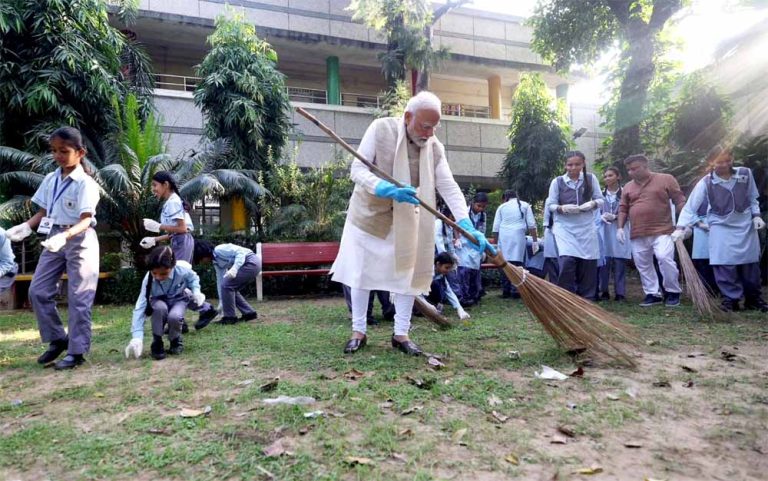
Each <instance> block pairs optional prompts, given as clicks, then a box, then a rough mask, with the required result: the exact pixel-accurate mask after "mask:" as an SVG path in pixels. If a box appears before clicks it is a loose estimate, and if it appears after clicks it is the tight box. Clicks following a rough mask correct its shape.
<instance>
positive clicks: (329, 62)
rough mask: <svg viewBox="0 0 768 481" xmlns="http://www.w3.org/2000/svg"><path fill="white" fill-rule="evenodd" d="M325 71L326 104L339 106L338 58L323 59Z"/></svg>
mask: <svg viewBox="0 0 768 481" xmlns="http://www.w3.org/2000/svg"><path fill="white" fill-rule="evenodd" d="M325 69H326V71H327V73H328V85H327V88H326V91H327V92H328V103H329V104H330V105H341V89H340V88H339V57H328V58H326V59H325Z"/></svg>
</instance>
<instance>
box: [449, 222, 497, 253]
mask: <svg viewBox="0 0 768 481" xmlns="http://www.w3.org/2000/svg"><path fill="white" fill-rule="evenodd" d="M457 224H459V227H461V228H462V229H464V230H465V231H467V232H469V233H470V234H472V237H474V238H475V239H476V240H477V244H474V243H473V244H471V245H472V248H473V249H475V250H477V251H479V252H484V251H485V249H486V248H488V249H489V250H490V251H491V253H492V254H493V255H496V249H495V248H494V247H493V246H492V245H491V244H489V243H488V239H486V238H485V234H482V233H481V232H480V231H479V230H477V229H475V226H473V225H472V221H471V220H469V218H466V219H461V221H459V222H457Z"/></svg>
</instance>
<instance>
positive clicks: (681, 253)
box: [675, 239, 728, 321]
mask: <svg viewBox="0 0 768 481" xmlns="http://www.w3.org/2000/svg"><path fill="white" fill-rule="evenodd" d="M675 248H676V249H677V257H678V259H679V260H680V267H681V269H680V270H681V271H682V274H683V282H684V283H685V288H686V290H687V291H688V296H690V298H691V302H693V307H694V308H695V309H696V312H698V313H699V315H700V316H701V317H702V318H704V319H709V320H713V321H725V320H728V315H727V314H726V313H725V312H723V311H722V309H720V306H719V304H718V303H717V300H715V298H714V296H713V295H712V293H711V292H710V291H709V289H707V286H705V285H704V283H703V282H702V281H701V278H700V277H699V273H698V272H697V271H696V266H694V265H693V261H692V260H691V256H690V255H689V254H688V249H686V248H685V244H683V240H682V239H678V240H677V241H675Z"/></svg>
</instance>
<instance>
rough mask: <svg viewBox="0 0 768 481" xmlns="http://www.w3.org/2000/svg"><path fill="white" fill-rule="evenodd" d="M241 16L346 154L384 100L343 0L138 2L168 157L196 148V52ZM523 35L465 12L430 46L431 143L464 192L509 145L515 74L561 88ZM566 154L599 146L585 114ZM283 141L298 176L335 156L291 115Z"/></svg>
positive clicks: (441, 24)
mask: <svg viewBox="0 0 768 481" xmlns="http://www.w3.org/2000/svg"><path fill="white" fill-rule="evenodd" d="M227 4H228V5H230V6H231V7H233V8H236V9H239V10H242V12H243V13H244V14H245V17H246V18H247V19H248V20H249V21H251V22H253V24H254V25H255V26H256V29H257V33H258V35H259V36H260V37H261V38H263V39H265V40H267V41H268V42H269V43H270V44H272V46H273V47H274V49H275V50H276V51H277V53H278V56H279V63H278V69H279V70H280V71H281V72H282V73H284V74H285V75H286V85H287V86H288V90H289V95H290V98H291V101H292V103H293V104H294V105H295V106H301V107H304V108H305V109H307V110H309V111H310V112H311V113H313V115H315V116H316V117H318V118H319V119H320V120H321V121H322V122H324V123H326V124H327V125H329V126H330V127H331V128H333V129H334V130H335V131H336V132H337V133H338V134H339V135H340V136H342V137H343V138H344V139H345V140H347V141H348V142H349V143H350V144H352V145H357V144H358V143H359V141H360V139H361V137H362V135H363V133H364V132H365V129H366V127H367V126H368V124H369V123H370V121H371V120H372V119H373V110H374V109H375V108H376V107H377V105H378V103H379V101H380V100H379V98H380V95H381V93H382V92H383V91H384V90H385V87H386V86H385V82H384V78H383V76H382V74H381V66H380V64H379V61H378V59H377V54H378V53H379V52H382V51H384V50H385V48H386V44H385V38H384V37H383V36H382V35H381V34H379V33H377V32H375V31H373V30H370V29H368V28H366V27H365V26H364V25H362V24H360V23H357V22H353V21H352V19H351V13H350V12H349V11H347V10H346V8H347V6H348V5H349V0H259V1H243V0H227V1H226V2H225V1H224V0H141V2H140V11H139V15H138V19H137V21H136V23H135V24H134V25H131V27H130V29H131V30H132V31H133V32H134V33H135V35H136V39H137V40H138V41H139V42H141V43H142V44H144V45H145V47H146V49H147V51H148V53H149V55H150V57H151V59H152V62H153V66H154V69H155V72H156V75H157V84H156V87H157V88H156V106H157V108H158V111H159V113H160V115H161V118H162V125H163V130H164V132H165V133H166V135H167V136H168V142H169V148H170V151H171V153H177V152H180V151H183V150H184V149H188V148H194V147H196V146H197V144H198V142H199V140H200V137H201V135H202V128H203V119H202V115H201V113H200V111H199V110H198V109H197V108H196V107H195V106H194V103H193V101H192V91H193V90H194V88H195V85H196V82H197V81H198V79H196V78H195V76H194V67H195V65H197V64H199V63H200V61H201V60H202V59H203V57H204V56H205V54H206V52H207V45H206V38H207V37H208V35H210V34H211V33H212V32H213V28H214V20H215V18H216V17H217V16H218V15H221V14H223V13H224V12H225V8H226V5H227ZM530 41H531V30H530V28H529V27H527V26H525V25H524V19H523V18H520V17H514V16H508V15H501V14H498V13H490V12H485V11H479V10H473V9H469V8H459V9H455V10H453V11H451V12H450V13H448V14H447V15H445V16H443V17H442V18H441V19H439V20H438V21H437V23H436V24H435V28H434V42H435V45H436V46H438V47H439V46H445V47H449V48H450V51H451V58H450V59H449V60H448V61H446V62H445V64H444V65H443V67H442V68H441V69H440V70H439V71H437V72H434V73H433V74H432V76H431V84H430V90H432V91H433V92H435V93H436V94H437V95H438V96H439V97H440V98H441V100H442V101H443V120H442V121H441V124H440V128H439V129H438V132H437V136H438V138H439V139H440V140H441V141H442V142H443V143H444V144H445V146H446V151H447V157H448V161H449V163H450V165H451V169H452V170H453V172H454V174H455V176H456V178H457V180H458V181H459V182H460V183H461V184H463V185H469V184H473V185H475V186H478V187H484V188H493V187H497V186H498V185H499V183H498V179H497V178H496V174H497V172H498V171H499V169H500V168H501V163H502V160H503V158H504V155H505V153H506V150H507V147H508V146H509V141H508V139H507V136H506V134H507V129H508V127H509V114H510V112H511V107H512V95H513V93H514V91H515V88H516V86H517V84H518V82H519V79H520V74H521V73H523V72H530V71H535V72H540V73H541V74H542V76H543V78H544V80H545V82H546V84H547V86H548V87H549V88H550V89H551V90H552V92H553V93H556V94H557V95H558V97H565V96H567V91H568V84H569V80H568V79H567V78H564V77H562V76H559V75H557V74H556V73H554V72H553V71H552V69H551V68H550V67H549V66H547V65H545V64H544V63H543V62H542V60H541V58H540V57H539V56H538V55H536V54H535V53H534V52H533V51H532V50H531V48H530ZM571 113H572V121H573V123H574V125H573V127H574V131H576V130H578V129H580V128H582V127H583V128H586V130H587V131H586V133H585V134H584V135H582V136H581V137H580V138H579V139H577V144H578V146H579V148H580V149H581V150H583V151H584V152H585V153H586V154H587V157H588V158H589V159H590V160H591V159H593V158H594V152H595V149H596V146H598V145H599V136H600V135H601V132H600V131H599V127H598V126H599V121H598V120H596V119H597V117H596V114H595V108H594V107H591V106H580V105H572V106H571ZM293 121H294V123H295V125H296V133H295V134H294V135H293V136H292V138H291V142H292V143H293V147H294V148H293V149H288V150H289V151H291V152H293V153H294V155H295V158H296V161H297V162H298V164H299V165H300V166H303V167H311V166H316V165H320V164H323V163H325V162H327V161H328V160H331V159H333V158H334V156H335V155H337V152H339V150H340V148H338V147H337V146H335V144H334V143H333V142H332V141H331V140H330V139H329V138H327V137H326V136H325V135H324V134H323V133H322V132H320V131H319V129H317V128H316V127H315V126H313V125H311V124H310V123H309V122H307V121H306V120H305V119H303V117H301V116H299V115H297V114H295V113H294V114H293Z"/></svg>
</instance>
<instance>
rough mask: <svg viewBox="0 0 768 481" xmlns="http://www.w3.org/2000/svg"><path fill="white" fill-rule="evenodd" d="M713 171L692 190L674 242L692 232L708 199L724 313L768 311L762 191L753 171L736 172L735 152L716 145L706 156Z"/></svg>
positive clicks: (711, 246)
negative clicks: (763, 272) (762, 289)
mask: <svg viewBox="0 0 768 481" xmlns="http://www.w3.org/2000/svg"><path fill="white" fill-rule="evenodd" d="M707 158H708V159H711V160H710V162H711V164H712V167H713V168H712V171H711V172H710V173H709V174H708V175H706V176H704V178H702V179H701V180H700V181H699V182H698V183H697V184H696V186H695V187H694V188H693V191H692V192H691V196H690V197H689V198H688V201H687V202H686V203H685V206H684V207H683V210H682V212H681V213H680V217H679V218H678V220H677V230H676V231H675V232H674V233H673V234H672V238H673V240H676V239H679V238H681V237H683V236H684V235H686V234H687V233H688V234H689V233H690V228H688V227H687V226H689V225H692V224H694V223H695V222H696V221H697V219H698V218H699V215H698V212H697V211H698V208H699V206H701V204H702V202H703V201H704V199H705V198H706V199H707V203H708V207H707V215H706V219H707V222H706V224H707V225H708V226H709V261H710V264H711V265H712V270H713V271H714V274H715V282H716V283H717V287H718V288H719V289H720V293H721V294H722V296H723V300H722V304H721V308H722V309H723V310H724V311H737V310H739V301H740V300H741V298H742V297H744V299H745V301H744V307H745V308H746V309H754V310H758V311H760V312H768V304H766V302H765V301H764V300H763V298H762V297H761V292H760V266H759V260H760V241H759V238H758V234H757V231H758V230H760V229H764V228H765V222H764V221H763V219H762V218H761V217H760V207H759V205H758V202H757V197H758V192H757V186H756V185H755V180H754V178H753V177H752V171H751V170H750V169H748V168H746V167H739V168H736V169H734V168H733V156H732V154H731V151H730V150H729V149H727V148H723V147H721V146H716V147H714V148H713V149H712V151H710V153H709V155H708V156H707Z"/></svg>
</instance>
